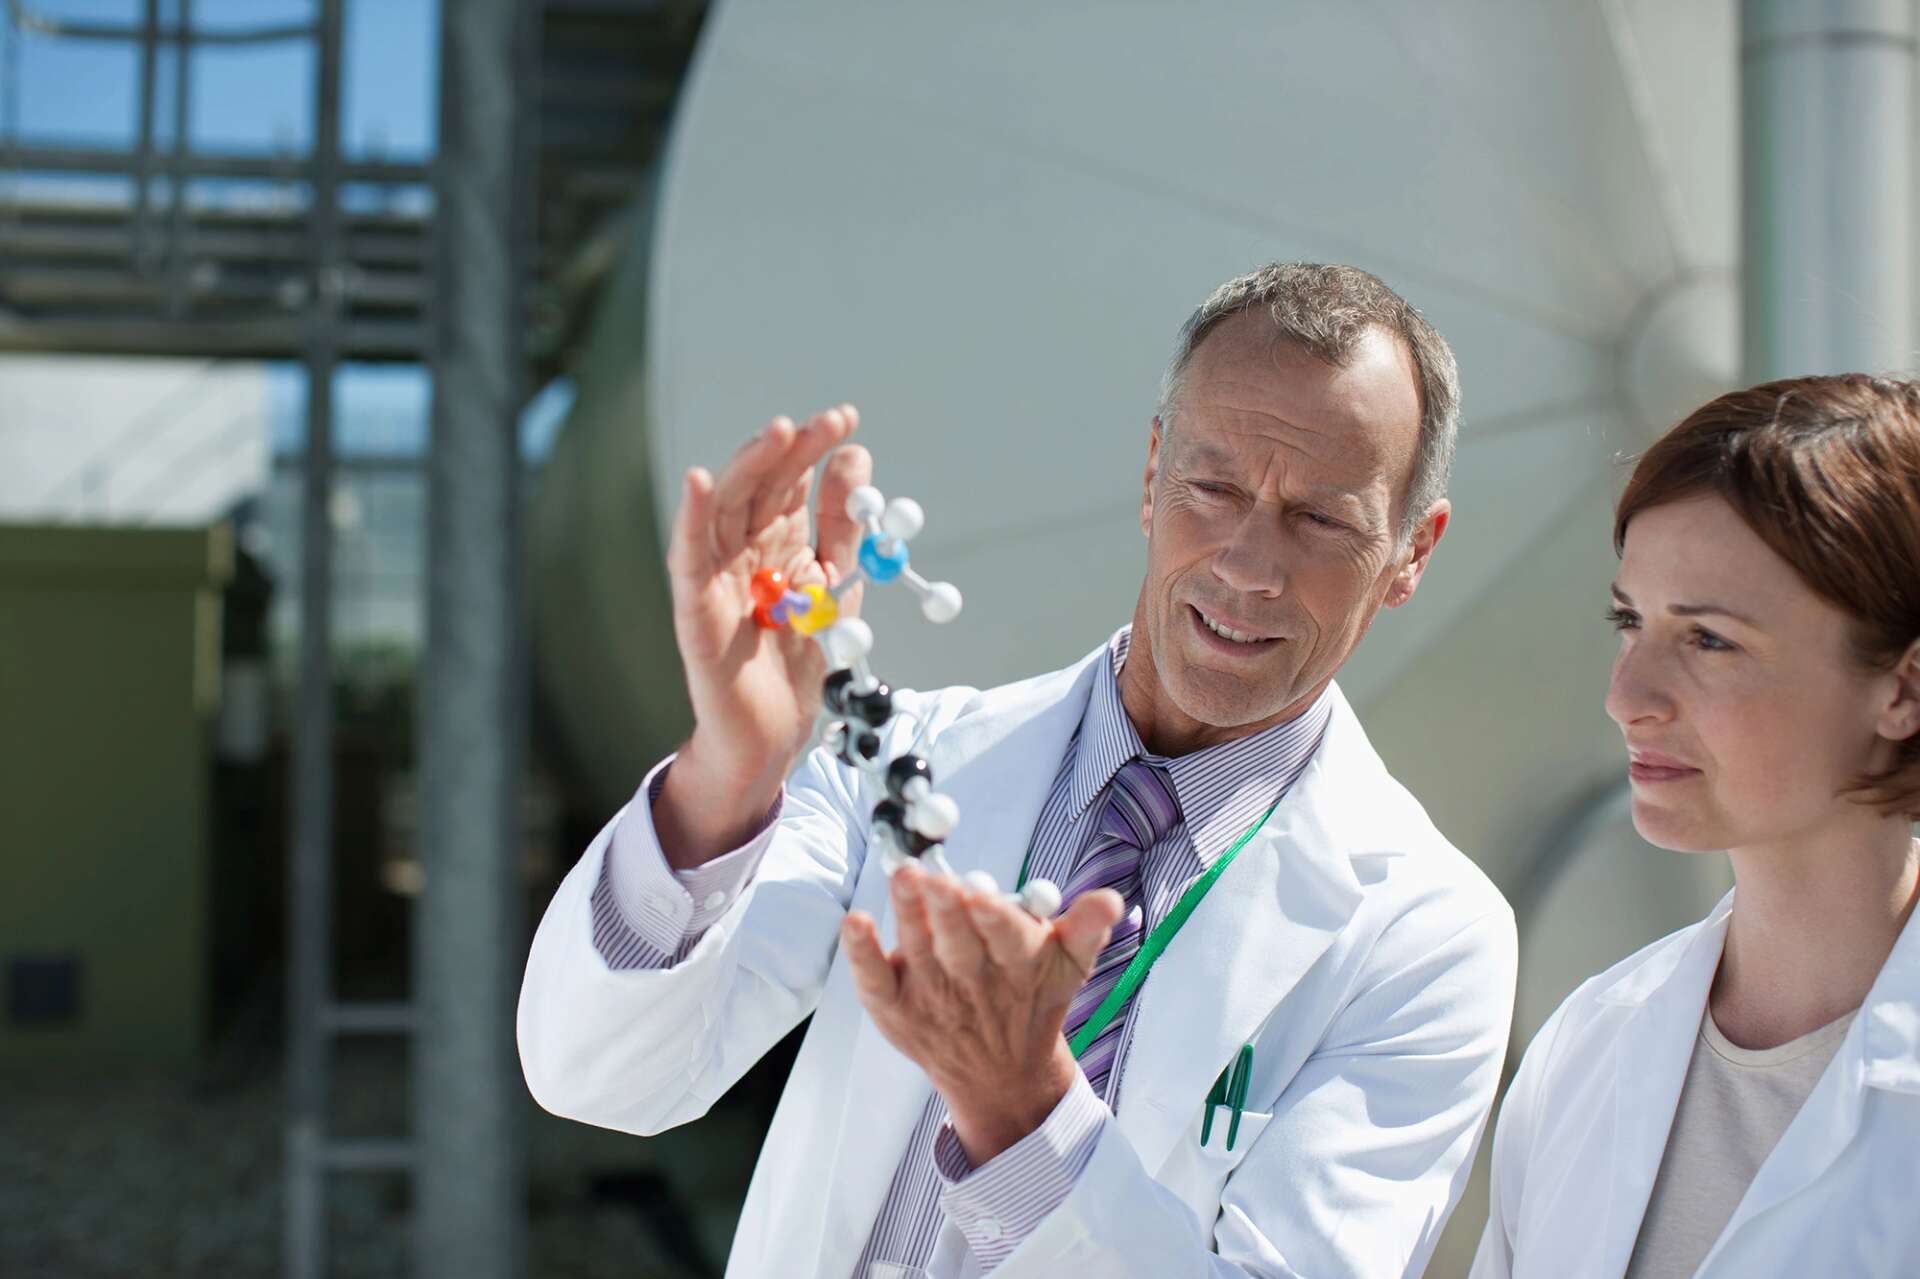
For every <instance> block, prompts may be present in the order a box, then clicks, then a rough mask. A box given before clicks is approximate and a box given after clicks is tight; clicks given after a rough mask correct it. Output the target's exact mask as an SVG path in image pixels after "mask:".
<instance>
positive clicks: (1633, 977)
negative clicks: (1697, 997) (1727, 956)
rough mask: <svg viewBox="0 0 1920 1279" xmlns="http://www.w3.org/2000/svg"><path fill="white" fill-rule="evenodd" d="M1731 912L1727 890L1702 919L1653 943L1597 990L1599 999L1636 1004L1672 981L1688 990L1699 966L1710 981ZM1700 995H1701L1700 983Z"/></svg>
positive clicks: (1623, 1003)
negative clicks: (1631, 963) (1642, 955)
mask: <svg viewBox="0 0 1920 1279" xmlns="http://www.w3.org/2000/svg"><path fill="white" fill-rule="evenodd" d="M1732 913H1733V894H1732V893H1731V892H1729V893H1728V894H1727V895H1726V896H1725V897H1722V898H1721V899H1720V903H1719V905H1717V906H1715V907H1714V908H1713V909H1712V910H1711V911H1709V912H1708V913H1707V917H1706V918H1705V919H1703V920H1701V921H1700V922H1699V923H1697V924H1693V925H1691V926H1689V927H1687V928H1683V929H1681V930H1680V931H1679V932H1677V933H1675V934H1674V935H1673V936H1671V937H1669V938H1667V939H1666V940H1665V941H1663V942H1661V943H1660V944H1658V945H1657V946H1655V947H1654V948H1653V949H1652V950H1650V951H1649V952H1648V953H1647V954H1646V956H1645V957H1644V958H1643V959H1641V961H1640V962H1639V963H1637V964H1635V965H1633V967H1632V968H1630V969H1629V970H1628V971H1627V972H1625V973H1623V974H1621V976H1620V977H1619V978H1617V979H1616V980H1615V981H1614V982H1613V984H1612V985H1610V986H1608V987H1607V988H1606V989H1605V990H1603V991H1601V992H1600V995H1599V1000H1600V1002H1601V1003H1603V1004H1617V1005H1621V1006H1624V1007H1634V1006H1638V1005H1641V1004H1645V1003H1646V1002H1647V1001H1648V1000H1650V999H1652V998H1653V997H1654V995H1656V994H1658V993H1659V992H1660V991H1662V990H1663V989H1665V988H1666V987H1667V985H1668V983H1670V982H1674V981H1679V982H1681V983H1683V984H1684V985H1685V986H1686V987H1687V989H1688V990H1689V991H1691V989H1692V987H1693V986H1694V985H1696V984H1699V980H1700V978H1701V969H1702V967H1703V966H1704V967H1705V970H1706V971H1705V980H1706V983H1707V984H1711V983H1712V981H1713V973H1714V970H1715V969H1717V968H1718V967H1719V966H1720V949H1721V947H1722V946H1724V945H1725V944H1726V940H1727V919H1728V917H1729V916H1730V915H1731V914H1732ZM1701 998H1702V999H1704V998H1705V987H1704V986H1703V987H1702V989H1701Z"/></svg>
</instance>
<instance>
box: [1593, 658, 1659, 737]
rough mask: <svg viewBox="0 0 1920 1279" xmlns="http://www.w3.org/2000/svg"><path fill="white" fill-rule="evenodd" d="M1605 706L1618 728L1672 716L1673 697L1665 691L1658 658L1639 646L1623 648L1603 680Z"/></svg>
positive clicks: (1655, 721)
mask: <svg viewBox="0 0 1920 1279" xmlns="http://www.w3.org/2000/svg"><path fill="white" fill-rule="evenodd" d="M1606 708H1607V715H1608V717H1609V718H1611V719H1612V720H1613V722H1614V723H1616V724H1618V725H1620V727H1622V728H1625V727H1627V726H1628V725H1629V724H1645V723H1655V724H1658V723H1664V722H1665V721H1667V720H1670V719H1672V718H1673V699H1672V698H1671V697H1670V696H1668V694H1667V692H1666V676H1665V670H1664V666H1663V664H1662V662H1661V660H1660V658H1659V657H1658V656H1657V655H1656V654H1654V653H1652V652H1650V651H1648V650H1646V649H1644V648H1641V647H1635V646H1629V647H1626V648H1623V649H1622V650H1621V652H1620V655H1619V656H1618V657H1616V658H1615V659H1614V661H1613V677H1612V678H1611V679H1609V680H1608V681H1607V697H1606Z"/></svg>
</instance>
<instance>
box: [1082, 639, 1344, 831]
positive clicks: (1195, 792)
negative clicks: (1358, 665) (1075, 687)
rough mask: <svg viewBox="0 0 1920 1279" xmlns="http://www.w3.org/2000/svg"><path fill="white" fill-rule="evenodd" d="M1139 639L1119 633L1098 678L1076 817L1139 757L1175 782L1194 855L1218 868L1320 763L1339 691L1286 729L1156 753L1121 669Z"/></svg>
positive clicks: (1085, 721) (1085, 732)
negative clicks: (1135, 714) (1133, 715)
mask: <svg viewBox="0 0 1920 1279" xmlns="http://www.w3.org/2000/svg"><path fill="white" fill-rule="evenodd" d="M1132 636H1133V628H1132V627H1131V626H1123V627H1121V628H1120V629H1119V630H1117V631H1115V632H1114V634H1113V638H1112V639H1111V640H1109V641H1108V643H1107V654H1108V657H1109V659H1110V660H1108V661H1105V662H1101V663H1100V664H1099V670H1098V672H1097V673H1096V674H1095V677H1094V686H1093V695H1092V696H1091V697H1090V698H1089V699H1088V701H1087V711H1086V715H1085V716H1084V717H1083V718H1082V719H1081V721H1080V741H1079V745H1078V747H1077V749H1076V750H1075V752H1074V761H1073V782H1072V799H1073V811H1074V814H1075V816H1078V815H1080V814H1081V813H1084V812H1085V811H1086V809H1087V806H1088V805H1089V804H1091V803H1092V802H1093V801H1094V799H1095V798H1096V797H1098V796H1099V795H1100V793H1101V792H1102V791H1104V790H1105V789H1106V787H1107V783H1108V782H1110V781H1112V780H1113V775H1114V774H1115V773H1117V772H1119V771H1120V766H1121V765H1122V764H1125V763H1126V762H1127V761H1128V760H1130V759H1132V758H1134V757H1135V756H1136V755H1137V756H1139V757H1140V758H1141V759H1144V760H1146V761H1147V763H1149V764H1152V765H1155V766H1156V767H1158V768H1161V769H1163V770H1165V771H1166V773H1167V775H1168V777H1170V778H1171V779H1172V781H1173V790H1174V794H1175V795H1177V796H1178V797H1179V800H1180V813H1181V820H1182V821H1183V823H1184V824H1185V826H1186V830H1187V836H1188V838H1189V839H1190V840H1191V841H1192V843H1193V849H1194V852H1196V853H1197V854H1199V857H1200V864H1201V866H1203V867H1205V866H1211V865H1212V864H1213V862H1214V861H1215V860H1216V859H1217V858H1218V857H1219V856H1220V855H1221V854H1222V853H1224V852H1226V850H1227V848H1228V847H1229V846H1230V845H1231V844H1232V843H1233V841H1234V840H1236V839H1238V838H1239V837H1240V835H1241V834H1242V833H1243V832H1244V831H1245V830H1246V829H1247V828H1248V827H1250V826H1252V825H1253V823H1254V822H1255V821H1257V820H1258V819H1259V817H1260V815H1261V814H1262V813H1264V812H1266V811H1267V809H1268V808H1269V807H1270V806H1271V805H1272V804H1273V802H1274V801H1275V800H1276V799H1278V798H1279V797H1280V796H1281V795H1282V794H1284V793H1285V792H1286V790H1287V788H1288V787H1289V786H1291V785H1293V782H1294V779H1295V778H1297V777H1299V775H1300V772H1301V770H1302V769H1304V768H1305V767H1306V766H1307V761H1309V760H1310V759H1312V758H1313V753H1314V751H1315V750H1316V749H1317V748H1318V747H1319V745H1320V739H1321V737H1322V736H1323V735H1324V734H1325V732H1326V727H1327V720H1328V719H1329V718H1330V717H1331V716H1332V714H1333V699H1332V697H1331V689H1332V685H1331V684H1329V685H1328V687H1327V689H1326V690H1323V691H1322V692H1321V694H1320V696H1319V697H1317V698H1315V699H1314V702H1313V705H1311V706H1309V707H1308V708H1307V709H1306V710H1305V711H1303V712H1302V713H1301V714H1299V715H1297V716H1295V717H1294V718H1293V719H1290V720H1288V721H1287V722H1286V723H1284V724H1275V725H1273V726H1272V727H1271V728H1263V729H1261V730H1260V731H1259V732H1257V733H1253V734H1250V735H1248V736H1246V737H1237V738H1235V739H1234V740H1232V741H1230V742H1222V743H1220V744H1219V745H1218V746H1209V747H1207V748H1206V749H1205V750H1198V751H1193V752H1191V753H1190V754H1186V755H1180V756H1177V757H1172V758H1169V757H1168V756H1165V755H1155V754H1153V753H1152V752H1151V751H1149V750H1148V749H1147V748H1146V747H1145V746H1144V745H1143V744H1142V743H1141V741H1140V734H1139V732H1138V730H1136V729H1135V728H1134V726H1133V721H1132V720H1131V719H1130V718H1128V716H1127V711H1126V707H1125V705H1124V704H1123V703H1122V702H1121V700H1120V671H1121V669H1122V668H1123V667H1125V665H1126V663H1127V648H1128V645H1129V643H1130V642H1131V640H1132Z"/></svg>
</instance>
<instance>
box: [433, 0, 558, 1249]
mask: <svg viewBox="0 0 1920 1279" xmlns="http://www.w3.org/2000/svg"><path fill="white" fill-rule="evenodd" d="M532 12H533V6H530V5H525V4H522V3H519V2H518V0H464V2H463V3H462V4H460V5H458V6H454V5H446V6H443V8H442V20H441V58H440V142H439V148H438V154H437V159H436V178H437V181H436V189H437V199H436V202H435V207H436V209H437V216H436V218H435V221H434V236H435V252H434V256H433V262H434V276H433V279H434V287H433V290H432V296H433V303H432V306H433V316H434V325H433V332H434V334H435V341H434V350H435V360H434V379H433V387H434V390H433V429H432V437H431V445H430V448H429V452H428V459H427V646H426V662H425V671H424V676H423V679H422V684H421V702H420V716H419V720H420V728H421V735H420V775H421V793H420V801H421V803H420V841H421V851H422V861H423V863H424V868H425V876H426V878H425V887H424V889H423V891H422V893H421V895H420V896H419V898H418V899H417V901H416V905H415V913H414V991H415V1000H416V1002H417V1008H418V1018H419V1022H418V1025H419V1030H418V1033H417V1035H416V1036H415V1039H414V1054H413V1070H414V1074H413V1091H412V1096H413V1108H414V1128H413V1131H414V1134H415V1139H416V1141H417V1143H418V1154H419V1159H418V1162H417V1164H416V1168H417V1180H416V1183H415V1199H414V1203H415V1205H416V1212H417V1216H416V1218H415V1222H414V1267H413V1273H415V1274H416V1275H421V1276H427V1275H440V1274H449V1275H461V1276H464V1277H466V1279H507V1277H508V1276H512V1275H517V1274H519V1273H521V1271H522V1270H523V1269H524V1264H525V1257H524V1253H525V1223H524V1216H525V1188H524V1181H523V1178H524V1173H523V1163H524V1156H523V1152H522V1137H521V1127H522V1115H523V1113H524V1108H525V1105H526V1095H525V1090H524V1088H523V1087H522V1085H521V1084H520V1077H519V1070H518V1066H517V1062H516V1059H515V1054H514V1038H513V1000H514V995H515V991H516V989H517V986H518V982H519V972H520V964H521V960H522V958H523V951H522V948H521V947H522V939H523V932H522V928H521V902H520V885H519V879H518V874H517V855H516V854H517V850H518V848H519V843H520V839H519V804H518V800H519V795H520V763H521V741H520V739H521V735H522V730H523V722H522V714H521V707H520V700H521V689H520V686H521V682H522V681H521V667H522V663H521V661H520V658H519V639H518V632H519V598H518V586H519V583H518V568H519V554H518V547H519V539H518V531H519V522H520V521H519V495H518V478H519V477H518V472H519V465H518V456H517V454H518V450H517V448H516V441H515V421H516V418H517V415H518V410H519V406H520V398H521V397H520V392H521V383H522V381H523V378H522V374H521V367H522V363H523V360H524V358H525V353H524V350H523V348H522V345H521V334H522V331H523V326H522V325H521V324H520V323H519V318H520V315H519V313H520V309H521V302H522V298H521V284H520V281H521V276H522V274H523V271H522V268H523V266H524V263H525V260H526V253H525V245H524V241H525V235H524V224H523V221H522V219H521V217H520V216H519V215H518V213H517V210H518V208H519V206H520V205H521V202H522V201H523V200H524V199H525V192H524V190H523V189H522V187H523V184H522V183H521V182H520V181H519V179H520V177H521V176H522V175H523V174H524V172H525V169H524V162H523V159H522V156H521V149H522V145H521V144H522V140H523V136H524V135H523V134H522V128H523V121H522V119H521V115H520V109H521V104H522V102H523V101H524V100H525V99H523V97H522V93H523V91H522V89H521V87H520V86H521V84H522V83H523V82H524V80H523V77H522V76H521V75H518V74H516V71H517V70H519V69H520V68H518V67H517V66H516V61H517V59H518V58H521V57H525V56H526V52H527V50H528V48H529V47H530V46H532V45H533V43H534V38H533V36H532V33H531V31H530V30H529V29H528V26H529V24H528V22H527V19H528V18H529V16H530V15H531V13H532ZM503 143H504V144H505V145H503Z"/></svg>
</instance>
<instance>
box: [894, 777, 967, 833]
mask: <svg viewBox="0 0 1920 1279" xmlns="http://www.w3.org/2000/svg"><path fill="white" fill-rule="evenodd" d="M915 780H918V779H917V778H916V779H915ZM959 824H960V805H959V804H958V803H956V802H955V801H954V798H953V796H951V795H941V794H939V793H937V792H936V793H935V794H931V795H928V796H927V797H926V798H925V799H921V800H917V801H915V802H914V805H913V807H911V808H909V809H908V810H907V825H908V826H911V827H912V828H913V829H914V830H917V831H919V832H920V833H921V834H922V835H925V836H926V837H927V838H928V839H945V838H946V837H947V836H949V835H951V834H953V828H954V827H956V826H958V825H959Z"/></svg>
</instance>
